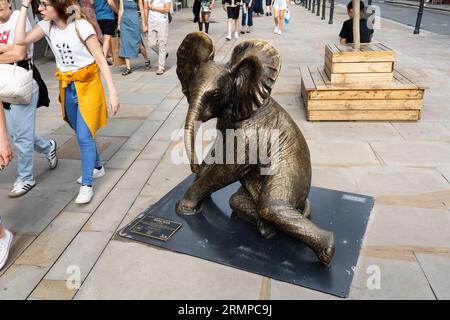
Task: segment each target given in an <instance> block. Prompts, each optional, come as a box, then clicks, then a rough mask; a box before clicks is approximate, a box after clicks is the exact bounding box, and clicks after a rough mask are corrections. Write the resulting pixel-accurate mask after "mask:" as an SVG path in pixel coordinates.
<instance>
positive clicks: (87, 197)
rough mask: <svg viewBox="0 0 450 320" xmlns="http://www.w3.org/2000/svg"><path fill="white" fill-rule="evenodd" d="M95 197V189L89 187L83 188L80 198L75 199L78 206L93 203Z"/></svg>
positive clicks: (81, 188)
mask: <svg viewBox="0 0 450 320" xmlns="http://www.w3.org/2000/svg"><path fill="white" fill-rule="evenodd" d="M92 197H94V188H93V187H88V186H81V187H80V192H79V193H78V197H77V198H76V199H75V203H76V204H87V203H89V202H91V200H92Z"/></svg>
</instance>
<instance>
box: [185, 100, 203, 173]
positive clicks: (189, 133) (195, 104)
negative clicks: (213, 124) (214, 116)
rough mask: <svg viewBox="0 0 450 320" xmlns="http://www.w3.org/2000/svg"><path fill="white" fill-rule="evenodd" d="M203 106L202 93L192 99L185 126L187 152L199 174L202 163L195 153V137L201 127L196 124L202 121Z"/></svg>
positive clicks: (192, 165) (194, 170) (192, 168)
mask: <svg viewBox="0 0 450 320" xmlns="http://www.w3.org/2000/svg"><path fill="white" fill-rule="evenodd" d="M202 106H203V104H202V102H201V95H196V96H195V97H192V98H191V99H190V101H189V111H188V113H187V116H186V123H185V127H184V129H185V130H184V143H185V146H186V152H187V154H188V157H189V162H190V164H191V170H192V172H194V173H197V174H198V173H199V171H200V165H199V163H198V161H197V157H196V155H195V137H196V135H197V130H198V129H199V126H196V123H197V122H198V121H201V119H200V113H201V110H202Z"/></svg>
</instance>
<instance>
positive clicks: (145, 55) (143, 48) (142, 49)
mask: <svg viewBox="0 0 450 320" xmlns="http://www.w3.org/2000/svg"><path fill="white" fill-rule="evenodd" d="M140 50H141V54H142V56H143V57H144V59H145V61H148V54H147V49H146V48H145V46H144V44H143V43H142V41H141V46H140Z"/></svg>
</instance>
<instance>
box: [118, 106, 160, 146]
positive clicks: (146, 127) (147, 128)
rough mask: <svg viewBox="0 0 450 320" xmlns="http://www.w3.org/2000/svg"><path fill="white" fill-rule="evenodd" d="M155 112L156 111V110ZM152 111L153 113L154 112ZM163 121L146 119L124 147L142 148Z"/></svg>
mask: <svg viewBox="0 0 450 320" xmlns="http://www.w3.org/2000/svg"><path fill="white" fill-rule="evenodd" d="M154 112H155V111H154ZM154 112H152V114H153V113H154ZM162 123H163V121H161V120H154V121H145V122H144V123H143V124H142V126H141V127H140V128H139V129H138V130H137V131H136V132H135V133H134V134H133V136H132V137H130V138H129V139H128V140H127V142H126V143H125V144H124V145H123V149H128V150H139V151H140V150H142V149H144V148H145V146H146V145H147V143H148V142H149V141H150V139H152V137H153V136H154V135H155V133H156V132H157V131H158V130H159V128H160V127H161V125H162Z"/></svg>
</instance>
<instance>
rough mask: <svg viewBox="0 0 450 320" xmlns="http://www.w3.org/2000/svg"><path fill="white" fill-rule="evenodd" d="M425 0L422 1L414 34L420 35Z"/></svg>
mask: <svg viewBox="0 0 450 320" xmlns="http://www.w3.org/2000/svg"><path fill="white" fill-rule="evenodd" d="M424 5H425V0H420V5H419V11H418V12H417V20H416V27H415V28H414V34H419V33H420V25H421V24H422V15H423V7H424Z"/></svg>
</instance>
